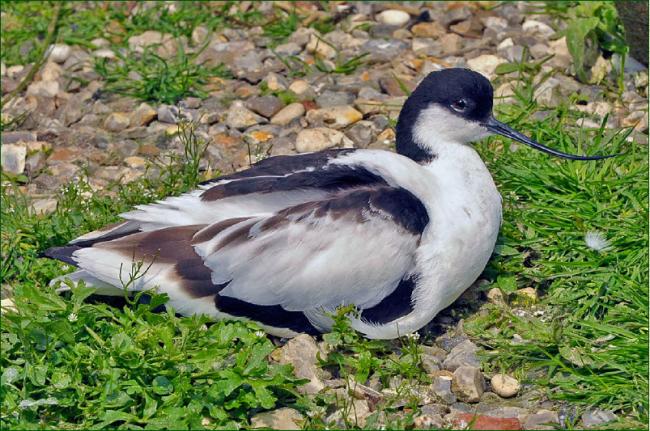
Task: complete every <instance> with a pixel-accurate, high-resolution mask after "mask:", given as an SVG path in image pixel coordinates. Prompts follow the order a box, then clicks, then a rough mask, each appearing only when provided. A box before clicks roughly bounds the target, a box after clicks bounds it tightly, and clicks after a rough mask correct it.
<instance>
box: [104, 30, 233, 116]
mask: <svg viewBox="0 0 650 431" xmlns="http://www.w3.org/2000/svg"><path fill="white" fill-rule="evenodd" d="M155 49H156V47H155V46H154V47H147V48H146V49H145V51H144V52H143V53H142V55H138V54H136V53H133V52H129V53H127V54H120V53H118V54H117V57H118V61H114V60H109V59H106V58H100V59H97V60H96V61H95V70H96V71H97V73H98V74H99V75H100V76H101V77H102V78H103V79H104V80H106V86H105V87H104V89H105V91H107V92H112V93H117V94H123V95H127V96H131V97H134V98H136V99H140V100H144V101H154V102H161V103H167V104H176V103H177V102H178V101H179V100H181V99H183V98H185V97H188V96H197V97H205V96H206V93H205V92H204V91H203V90H202V86H203V85H204V84H206V83H207V82H208V78H210V77H212V76H219V77H229V76H230V74H229V72H227V71H226V69H225V68H224V67H223V65H219V66H217V67H213V68H207V67H204V66H199V65H196V64H195V63H194V62H193V60H194V58H195V55H193V56H188V55H187V54H186V53H185V51H184V50H183V47H182V46H181V45H180V43H179V44H178V47H177V53H176V55H175V57H173V58H170V59H164V58H162V57H161V56H159V55H158V54H156V52H155ZM134 73H135V74H136V76H135V77H134Z"/></svg>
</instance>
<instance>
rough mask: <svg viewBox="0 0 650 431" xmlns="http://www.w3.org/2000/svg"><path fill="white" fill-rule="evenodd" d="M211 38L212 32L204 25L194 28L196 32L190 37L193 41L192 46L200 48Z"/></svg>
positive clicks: (193, 31)
mask: <svg viewBox="0 0 650 431" xmlns="http://www.w3.org/2000/svg"><path fill="white" fill-rule="evenodd" d="M209 36H210V30H208V29H207V28H206V27H204V26H202V25H198V26H196V27H194V30H192V35H191V36H190V40H191V41H192V44H193V45H194V46H199V45H203V44H204V43H205V42H206V41H207V40H208V37H209Z"/></svg>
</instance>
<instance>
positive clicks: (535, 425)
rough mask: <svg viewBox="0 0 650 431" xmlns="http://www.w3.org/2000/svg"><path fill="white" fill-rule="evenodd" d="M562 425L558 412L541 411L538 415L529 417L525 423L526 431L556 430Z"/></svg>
mask: <svg viewBox="0 0 650 431" xmlns="http://www.w3.org/2000/svg"><path fill="white" fill-rule="evenodd" d="M559 423H560V420H559V418H558V415H557V413H556V412H552V411H550V410H540V411H538V412H537V413H534V414H531V415H528V417H526V420H525V421H524V429H525V430H554V429H557V425H558V424H559Z"/></svg>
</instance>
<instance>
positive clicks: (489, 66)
mask: <svg viewBox="0 0 650 431" xmlns="http://www.w3.org/2000/svg"><path fill="white" fill-rule="evenodd" d="M506 62H507V61H506V60H505V59H504V58H501V57H497V56H496V55H492V54H483V55H479V56H478V57H475V58H472V59H471V60H467V65H468V66H469V67H470V69H472V70H474V71H476V72H479V73H480V74H482V75H484V76H485V77H486V78H488V79H492V78H494V76H495V74H494V71H495V70H496V68H497V66H498V65H500V64H503V63H506Z"/></svg>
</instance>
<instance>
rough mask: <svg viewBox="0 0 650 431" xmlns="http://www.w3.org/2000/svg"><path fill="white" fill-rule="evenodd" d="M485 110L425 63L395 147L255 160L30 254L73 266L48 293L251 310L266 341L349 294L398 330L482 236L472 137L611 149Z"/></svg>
mask: <svg viewBox="0 0 650 431" xmlns="http://www.w3.org/2000/svg"><path fill="white" fill-rule="evenodd" d="M492 108H493V88H492V85H491V84H490V82H489V80H488V79H487V78H485V77H484V76H483V75H481V74H480V73H477V72H475V71H472V70H470V69H464V68H449V69H443V70H440V71H435V72H431V73H430V74H429V75H427V76H426V77H425V78H424V79H423V80H422V81H421V83H420V84H419V85H418V86H417V88H416V89H415V90H414V91H413V92H412V93H411V95H410V96H409V97H408V98H407V100H406V102H405V103H404V106H403V107H402V110H401V112H400V114H399V118H398V122H397V126H396V152H392V151H384V150H375V149H353V148H352V149H350V148H346V149H328V150H324V151H320V152H313V153H304V154H296V155H280V156H275V157H270V158H267V159H264V160H262V161H260V162H258V163H256V164H254V165H252V166H251V167H249V168H248V169H245V170H242V171H239V172H235V173H233V174H230V175H225V176H221V177H218V178H215V179H212V180H209V181H207V182H205V183H203V184H201V185H200V186H199V187H198V188H197V189H196V190H193V191H190V192H188V193H185V194H182V195H180V196H175V197H168V198H166V199H163V200H160V201H157V202H155V203H152V204H147V205H139V206H136V207H135V209H133V210H132V211H129V212H126V213H123V214H121V215H120V217H121V219H122V220H121V221H120V222H118V223H116V224H113V225H110V226H107V227H105V228H102V229H100V230H97V231H93V232H90V233H87V234H85V235H82V236H80V237H79V238H76V239H74V240H73V241H71V242H69V243H68V244H67V245H65V246H61V247H53V248H50V249H48V250H46V251H45V253H44V255H45V256H47V257H49V258H53V259H58V260H61V261H63V262H66V263H69V264H72V265H74V266H76V267H77V270H76V271H75V272H73V273H71V274H67V275H65V276H61V277H59V278H58V279H56V280H55V281H57V282H58V281H63V280H66V279H67V280H69V281H68V284H61V283H59V284H58V285H59V286H62V287H60V289H62V290H66V289H69V285H70V283H78V282H80V281H81V280H83V281H84V283H85V284H86V285H87V286H90V287H93V288H94V289H96V292H97V294H103V295H123V294H124V290H125V289H126V290H127V291H130V292H135V291H145V290H155V291H157V292H159V293H164V294H167V296H168V297H169V299H168V302H167V303H166V306H168V307H172V308H173V310H174V311H175V312H177V313H179V314H181V315H197V314H205V315H207V316H209V317H210V318H212V319H215V320H219V319H235V320H251V321H254V322H256V323H257V324H259V325H260V326H261V328H262V329H264V330H265V331H266V332H267V333H269V334H271V335H275V336H278V337H294V336H296V335H298V334H301V333H307V334H311V335H316V334H319V333H323V332H327V331H329V330H330V329H331V327H332V325H333V318H332V315H333V313H335V312H336V310H337V309H338V308H339V307H341V306H352V307H353V309H354V310H355V312H352V313H349V315H348V317H349V319H350V320H349V321H350V325H351V327H352V328H354V329H355V330H357V331H359V332H360V333H362V334H363V335H364V336H365V337H367V338H370V339H394V338H398V337H401V336H403V335H407V334H410V333H413V332H415V331H417V330H419V329H421V328H423V327H424V326H425V325H426V324H427V323H429V322H430V321H431V320H433V318H434V317H435V316H436V315H437V314H438V313H439V312H440V311H441V310H443V309H444V308H446V307H448V306H450V305H451V304H452V303H453V302H454V301H455V300H456V299H457V298H458V297H459V296H460V295H461V293H463V291H465V290H466V289H467V288H468V287H470V286H471V285H472V283H473V282H474V281H475V280H476V279H477V278H478V277H479V275H480V274H481V272H482V271H483V270H484V268H485V267H486V265H487V263H488V260H489V258H490V256H491V254H492V252H493V249H494V247H495V243H496V240H497V235H498V232H499V228H500V225H501V214H502V209H501V196H500V194H499V192H498V190H497V187H496V186H495V184H494V181H493V179H492V176H491V175H490V172H489V171H488V169H487V167H486V165H485V164H484V163H483V161H482V160H481V158H480V156H479V154H478V153H477V151H476V150H475V148H474V147H473V145H472V143H473V142H475V141H477V140H480V139H483V138H485V137H487V136H490V135H494V134H498V135H502V136H505V137H507V138H510V139H512V140H515V141H518V142H520V143H523V144H526V145H528V146H530V147H532V148H535V149H537V150H541V151H543V152H546V153H548V154H551V155H554V156H559V157H563V158H567V159H573V160H598V159H602V158H606V157H611V156H608V155H605V156H580V155H573V154H568V153H564V152H561V151H558V150H555V149H552V148H550V147H547V146H544V145H542V144H540V143H538V142H536V141H533V140H532V139H530V138H529V137H527V136H525V135H523V134H521V133H519V132H517V131H516V130H514V129H512V128H511V127H509V126H508V125H506V124H504V123H502V122H499V121H498V120H496V119H495V118H494V116H493V112H492ZM129 268H131V269H133V268H136V269H137V271H140V273H137V274H131V275H130V276H127V275H128V273H129V271H130V270H129ZM137 271H136V272H137Z"/></svg>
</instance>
